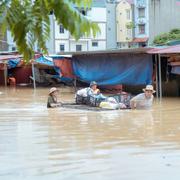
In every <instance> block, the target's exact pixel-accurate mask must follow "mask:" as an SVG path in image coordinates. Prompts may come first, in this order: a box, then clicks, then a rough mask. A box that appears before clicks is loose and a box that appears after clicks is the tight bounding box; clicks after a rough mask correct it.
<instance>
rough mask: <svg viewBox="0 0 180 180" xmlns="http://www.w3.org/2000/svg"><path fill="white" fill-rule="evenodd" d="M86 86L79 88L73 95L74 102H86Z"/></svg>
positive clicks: (87, 100) (87, 98) (87, 101)
mask: <svg viewBox="0 0 180 180" xmlns="http://www.w3.org/2000/svg"><path fill="white" fill-rule="evenodd" d="M87 89H88V88H84V89H80V90H78V91H77V93H76V95H75V101H76V104H88V103H89V97H88V95H87V91H88V90H87Z"/></svg>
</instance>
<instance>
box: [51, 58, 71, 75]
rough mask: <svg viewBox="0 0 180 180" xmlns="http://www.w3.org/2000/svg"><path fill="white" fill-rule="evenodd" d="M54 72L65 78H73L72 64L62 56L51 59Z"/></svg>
mask: <svg viewBox="0 0 180 180" xmlns="http://www.w3.org/2000/svg"><path fill="white" fill-rule="evenodd" d="M53 61H54V66H55V70H56V72H57V73H58V74H59V75H60V76H63V77H66V78H74V75H73V70H72V62H71V59H70V58H67V57H63V56H56V57H53Z"/></svg>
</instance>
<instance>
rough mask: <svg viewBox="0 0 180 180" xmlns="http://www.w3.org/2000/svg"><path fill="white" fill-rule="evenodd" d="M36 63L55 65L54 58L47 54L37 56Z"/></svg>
mask: <svg viewBox="0 0 180 180" xmlns="http://www.w3.org/2000/svg"><path fill="white" fill-rule="evenodd" d="M35 63H38V64H42V65H46V66H54V63H53V59H52V58H50V57H47V56H40V57H38V58H36V59H35Z"/></svg>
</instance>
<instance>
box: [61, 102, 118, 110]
mask: <svg viewBox="0 0 180 180" xmlns="http://www.w3.org/2000/svg"><path fill="white" fill-rule="evenodd" d="M61 107H63V108H68V109H77V110H86V111H114V110H119V109H109V108H101V107H94V106H89V105H86V104H76V103H63V104H62V106H61Z"/></svg>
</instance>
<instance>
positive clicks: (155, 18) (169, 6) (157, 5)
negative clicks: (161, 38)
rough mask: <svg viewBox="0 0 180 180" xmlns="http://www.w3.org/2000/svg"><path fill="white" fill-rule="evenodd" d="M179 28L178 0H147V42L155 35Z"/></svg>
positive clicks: (179, 6)
mask: <svg viewBox="0 0 180 180" xmlns="http://www.w3.org/2000/svg"><path fill="white" fill-rule="evenodd" d="M175 28H179V29H180V1H179V0H149V44H152V43H153V40H154V38H155V36H157V35H159V34H162V33H166V32H169V31H171V30H172V29H175Z"/></svg>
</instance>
